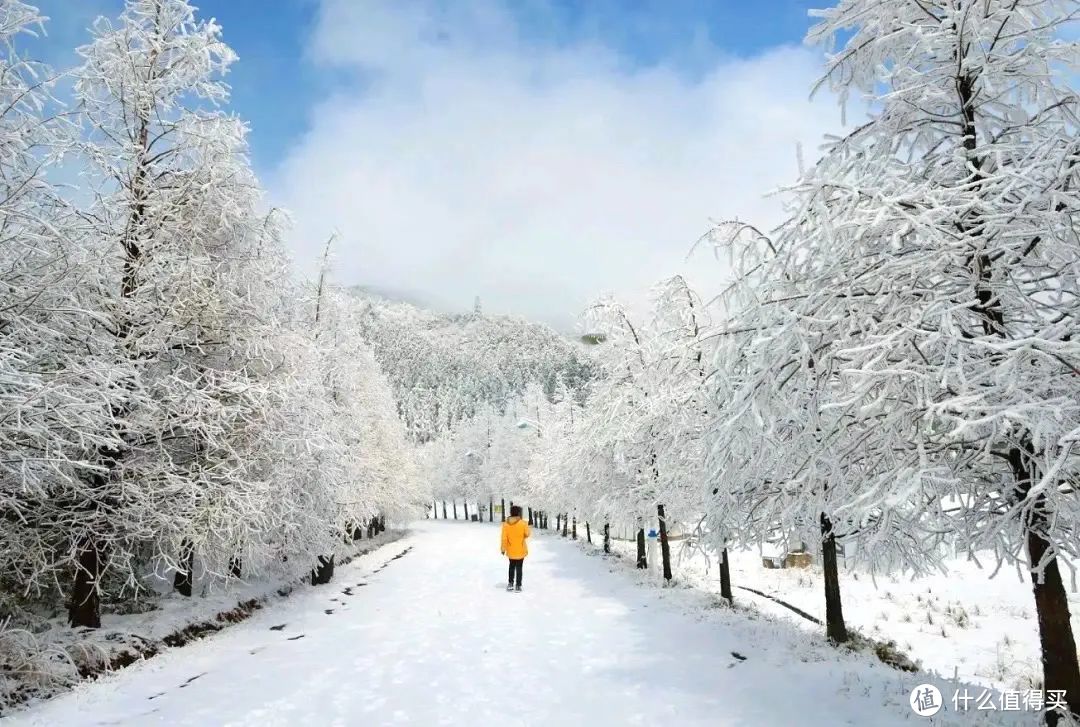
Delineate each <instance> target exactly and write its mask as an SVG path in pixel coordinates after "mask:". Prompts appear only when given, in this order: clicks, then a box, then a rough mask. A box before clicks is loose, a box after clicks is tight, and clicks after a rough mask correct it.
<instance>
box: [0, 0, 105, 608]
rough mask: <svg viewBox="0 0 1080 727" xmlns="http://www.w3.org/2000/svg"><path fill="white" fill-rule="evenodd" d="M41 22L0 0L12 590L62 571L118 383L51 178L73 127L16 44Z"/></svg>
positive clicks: (6, 544)
mask: <svg viewBox="0 0 1080 727" xmlns="http://www.w3.org/2000/svg"><path fill="white" fill-rule="evenodd" d="M41 22H42V19H41V18H40V17H39V16H38V13H37V11H36V10H35V9H34V8H32V7H30V6H28V5H25V4H23V3H21V2H11V1H9V2H4V3H0V109H2V110H0V382H2V384H0V525H2V526H0V589H2V590H10V592H11V593H13V594H18V595H20V596H22V595H30V596H37V595H41V594H42V593H51V592H52V591H53V589H54V588H55V586H56V583H57V581H58V579H60V578H62V577H63V574H64V569H65V567H66V566H67V565H68V564H69V563H70V558H69V557H68V554H67V552H66V548H65V543H66V542H68V535H69V533H68V527H69V525H70V523H68V522H65V519H64V514H65V512H67V511H69V509H70V508H72V507H74V506H76V505H77V502H76V501H75V500H73V499H70V496H69V495H67V494H65V493H70V492H72V490H73V489H76V488H77V486H78V484H79V483H81V482H82V481H83V480H85V479H86V478H91V477H94V476H95V475H96V474H97V473H98V472H99V471H100V470H99V469H98V467H97V463H96V462H94V461H93V458H91V457H87V456H86V451H85V450H86V448H87V447H93V448H110V447H114V446H116V445H117V444H119V439H118V437H117V436H116V434H115V432H114V431H113V430H112V428H111V426H110V423H111V419H112V415H111V412H110V410H109V408H108V406H106V405H105V404H104V402H105V401H106V400H107V398H108V397H110V396H112V395H115V394H117V393H118V386H117V381H116V380H115V378H114V376H113V372H112V371H110V370H107V369H101V368H98V367H96V366H94V365H93V362H91V361H88V360H87V359H86V357H85V356H84V342H85V341H86V340H87V339H88V338H89V337H91V336H92V335H93V328H94V326H93V322H92V321H90V320H89V319H88V318H87V317H86V316H85V315H83V313H82V311H81V309H80V306H79V304H78V301H77V300H76V299H75V296H74V294H73V291H74V290H75V289H76V287H77V286H78V285H80V283H81V280H82V278H83V276H84V274H85V271H84V268H83V267H82V263H83V262H84V257H83V256H81V255H80V254H79V250H78V249H77V246H76V244H75V241H74V240H73V238H72V236H71V214H70V210H69V209H68V208H67V206H66V205H65V204H64V203H63V201H62V200H61V199H60V198H59V197H58V196H57V194H56V191H55V190H54V189H53V188H52V187H51V185H50V184H49V181H48V177H47V172H48V170H49V168H50V167H51V165H52V164H53V162H54V161H55V160H56V158H57V157H58V156H59V155H60V154H61V153H62V152H63V151H64V150H65V149H66V148H67V147H68V145H69V144H70V142H71V138H72V136H71V132H72V130H71V128H70V127H69V126H68V125H66V124H64V123H61V122H60V121H59V120H58V118H57V117H55V116H53V114H54V112H55V111H56V104H55V103H54V102H53V101H52V99H50V97H49V90H50V88H51V85H52V76H51V72H50V71H49V70H48V69H47V68H45V67H43V66H41V65H39V64H36V63H34V62H32V61H29V60H27V59H25V58H24V57H22V55H21V54H20V53H19V51H18V49H17V42H18V37H19V36H20V34H23V33H26V32H30V31H31V29H33V28H35V27H37V26H38V25H40V23H41ZM2 610H5V611H8V612H9V613H11V612H13V611H14V608H12V609H10V610H9V609H6V608H5V609H2Z"/></svg>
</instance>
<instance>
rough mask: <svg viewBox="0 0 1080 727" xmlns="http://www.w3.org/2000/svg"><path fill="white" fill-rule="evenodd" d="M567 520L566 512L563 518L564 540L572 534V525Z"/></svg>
mask: <svg viewBox="0 0 1080 727" xmlns="http://www.w3.org/2000/svg"><path fill="white" fill-rule="evenodd" d="M567 520H568V518H567V517H566V513H565V512H564V513H563V516H562V536H563V537H564V538H565V537H566V536H567V535H569V534H570V524H569V523H568V522H567Z"/></svg>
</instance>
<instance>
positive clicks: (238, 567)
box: [229, 555, 244, 578]
mask: <svg viewBox="0 0 1080 727" xmlns="http://www.w3.org/2000/svg"><path fill="white" fill-rule="evenodd" d="M243 572H244V561H243V560H242V559H241V558H240V556H239V555H234V556H233V557H232V558H229V575H231V576H232V577H233V578H239V577H240V576H241V575H242V574H243Z"/></svg>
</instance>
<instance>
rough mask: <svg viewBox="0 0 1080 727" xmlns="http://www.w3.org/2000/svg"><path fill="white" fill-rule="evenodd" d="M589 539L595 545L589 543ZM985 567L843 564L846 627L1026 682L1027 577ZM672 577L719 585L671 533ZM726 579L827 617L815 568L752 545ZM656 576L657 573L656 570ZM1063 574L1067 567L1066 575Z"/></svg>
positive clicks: (1018, 685)
mask: <svg viewBox="0 0 1080 727" xmlns="http://www.w3.org/2000/svg"><path fill="white" fill-rule="evenodd" d="M594 547H598V546H596V545H594ZM634 548H635V546H634V543H633V542H628V541H623V540H619V541H614V550H615V551H616V552H617V553H620V554H622V555H624V556H626V557H633V553H634ZM983 555H984V556H986V560H985V561H984V562H983V566H984V567H983V568H979V566H978V565H976V564H975V563H973V562H970V561H967V560H965V559H962V558H953V559H948V560H946V561H945V564H946V566H947V568H948V573H947V574H946V575H942V574H935V575H933V576H929V577H923V578H918V579H914V580H913V579H912V578H911V577H910V576H903V575H898V576H880V575H879V576H876V578H873V577H871V575H870V574H869V573H866V572H865V571H862V572H860V571H859V570H854V569H852V570H847V571H845V570H841V574H840V590H841V593H842V596H843V603H844V618H845V620H846V621H847V624H848V626H849V627H854V628H856V629H858V630H859V631H860V632H862V633H863V634H865V635H866V636H869V637H871V638H873V639H877V640H879V641H886V640H892V641H895V642H896V646H897V648H898V649H899V650H900V651H903V652H904V653H906V654H907V655H908V656H910V657H911V658H912V659H915V660H916V661H919V662H921V664H922V666H923V668H924V669H926V670H927V671H932V672H937V673H938V674H939V675H940V676H941V677H944V678H948V679H952V678H953V676H954V674H955V675H957V676H958V677H959V679H961V680H963V681H967V682H971V683H975V684H980V685H984V686H988V687H992V688H994V689H1010V690H1021V691H1023V690H1027V689H1030V688H1032V687H1034V686H1038V685H1039V684H1041V681H1042V666H1041V662H1040V657H1039V634H1038V623H1037V621H1036V620H1035V602H1034V599H1033V596H1032V591H1031V583H1030V581H1029V580H1027V579H1026V578H1024V579H1021V578H1019V577H1018V576H1017V574H1016V571H1015V570H1010V569H1008V568H1002V569H1001V571H1000V572H999V573H998V574H997V576H996V577H994V578H990V574H991V573H992V572H993V566H994V561H993V559H992V556H989V555H987V554H983ZM672 557H673V559H675V560H676V564H675V566H674V569H675V576H676V579H677V580H678V581H680V582H682V583H685V584H688V585H692V586H694V587H696V588H700V589H702V590H706V591H709V592H711V593H719V592H720V574H719V571H718V569H717V567H716V563H715V562H713V563H712V564H711V565H710V564H709V563H707V562H706V561H705V559H704V557H703V556H701V555H700V554H689V553H685V554H684V553H683V552H682V551H681V550H680V549H679V546H678V545H677V544H676V543H674V542H673V543H672ZM729 560H730V565H731V581H732V584H733V585H734V586H747V587H750V588H754V589H756V590H759V591H762V592H764V593H768V594H770V595H773V596H776V597H778V598H782V599H783V600H785V601H787V602H788V603H790V604H792V605H793V606H796V607H798V608H800V609H802V610H804V611H806V612H807V613H809V614H811V615H812V616H816V617H817V618H819V619H822V620H824V618H825V596H824V586H823V584H822V575H821V569H820V568H819V567H817V566H816V565H815V566H814V567H811V568H809V569H799V568H790V569H767V568H764V567H762V564H761V556H760V555H759V554H758V553H757V552H748V551H735V552H732V553H731V554H730V558H729ZM657 577H658V576H657ZM1066 578H1067V575H1066ZM734 595H735V599H736V601H737V602H741V603H742V604H746V605H748V606H751V607H753V608H754V609H756V610H759V611H761V612H763V613H766V614H769V615H771V616H774V617H776V618H779V619H782V620H784V621H788V622H790V623H792V624H796V625H798V627H800V628H803V629H805V630H807V631H809V632H815V633H816V632H818V631H820V630H821V628H822V627H820V626H817V625H816V624H813V623H811V622H809V621H807V620H806V619H804V618H802V617H800V616H798V615H796V614H794V613H792V612H791V611H790V610H788V609H786V608H784V607H783V606H780V605H778V604H775V603H773V602H772V601H769V600H768V599H765V598H762V597H760V596H757V595H754V594H751V593H748V592H747V591H743V590H739V589H738V588H736V590H735V593H734ZM1069 601H1070V605H1071V609H1072V614H1073V628H1074V629H1075V630H1077V631H1080V618H1078V615H1080V595H1078V594H1076V593H1070V594H1069Z"/></svg>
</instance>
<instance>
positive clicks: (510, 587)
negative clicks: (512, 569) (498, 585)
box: [506, 583, 514, 591]
mask: <svg viewBox="0 0 1080 727" xmlns="http://www.w3.org/2000/svg"><path fill="white" fill-rule="evenodd" d="M506 590H507V591H512V590H514V584H513V583H507V584H506Z"/></svg>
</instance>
